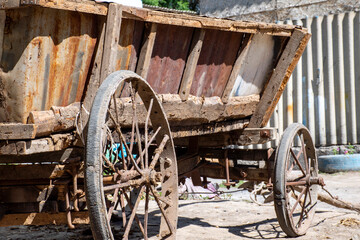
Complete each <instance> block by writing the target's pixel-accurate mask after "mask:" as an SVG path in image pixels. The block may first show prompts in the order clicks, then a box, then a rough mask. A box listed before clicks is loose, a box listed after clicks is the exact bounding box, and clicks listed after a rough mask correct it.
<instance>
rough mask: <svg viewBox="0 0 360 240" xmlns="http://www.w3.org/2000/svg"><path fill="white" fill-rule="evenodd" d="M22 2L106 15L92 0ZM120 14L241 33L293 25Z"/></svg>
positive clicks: (134, 11) (278, 31)
mask: <svg viewBox="0 0 360 240" xmlns="http://www.w3.org/2000/svg"><path fill="white" fill-rule="evenodd" d="M21 5H23V6H26V5H38V6H42V7H48V8H55V9H62V10H69V11H77V12H84V13H91V14H98V15H106V14H107V11H108V9H107V4H99V3H95V2H93V1H79V2H78V1H76V2H75V1H69V0H51V1H48V0H36V1H34V0H22V1H21ZM123 17H124V18H129V19H134V20H141V21H146V22H154V23H159V24H170V25H178V26H186V27H195V28H207V29H220V30H224V31H234V32H243V33H262V34H269V35H276V36H291V33H292V31H293V30H294V28H295V27H294V26H290V25H278V24H273V23H258V22H250V21H246V22H245V21H234V20H227V19H215V18H208V17H200V16H192V15H188V14H177V13H166V12H160V11H153V10H149V9H140V8H133V7H127V6H123Z"/></svg>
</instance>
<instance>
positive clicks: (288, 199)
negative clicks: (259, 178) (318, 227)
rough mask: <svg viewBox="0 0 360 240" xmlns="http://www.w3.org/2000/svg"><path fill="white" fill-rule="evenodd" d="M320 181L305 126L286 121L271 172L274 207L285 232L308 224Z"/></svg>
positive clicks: (299, 230)
mask: <svg viewBox="0 0 360 240" xmlns="http://www.w3.org/2000/svg"><path fill="white" fill-rule="evenodd" d="M321 181H322V179H321V178H319V176H318V163H317V158H316V152H315V147H314V144H313V141H312V138H311V135H310V133H309V131H308V129H307V128H306V127H305V126H303V125H302V124H299V123H294V124H292V125H290V126H289V127H288V128H287V129H286V130H285V132H284V134H283V136H282V138H281V141H280V145H279V146H278V148H277V152H276V160H275V173H274V198H275V203H274V204H275V211H276V215H277V218H278V221H279V224H280V226H281V228H282V230H283V231H284V232H285V233H286V234H287V235H288V236H290V237H296V236H300V235H304V234H305V233H306V231H307V229H308V228H309V227H310V224H311V221H312V219H313V216H314V213H315V207H316V203H317V192H318V187H319V185H318V184H320V183H321Z"/></svg>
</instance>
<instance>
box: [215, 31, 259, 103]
mask: <svg viewBox="0 0 360 240" xmlns="http://www.w3.org/2000/svg"><path fill="white" fill-rule="evenodd" d="M253 36H254V35H253V34H251V35H247V36H246V39H244V44H243V46H242V47H241V49H240V50H239V56H238V58H237V59H236V61H235V64H234V66H233V69H232V71H231V74H230V77H229V80H228V81H227V83H226V86H225V89H224V92H223V94H222V96H221V100H222V101H223V102H224V103H227V102H228V101H229V98H230V94H231V91H232V90H233V88H234V85H235V81H236V78H237V77H238V76H239V73H240V70H241V67H242V66H243V63H244V60H245V57H246V55H247V53H248V50H249V48H250V44H251V40H252V38H253Z"/></svg>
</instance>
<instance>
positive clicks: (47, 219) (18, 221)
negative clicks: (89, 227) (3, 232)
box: [0, 211, 90, 227]
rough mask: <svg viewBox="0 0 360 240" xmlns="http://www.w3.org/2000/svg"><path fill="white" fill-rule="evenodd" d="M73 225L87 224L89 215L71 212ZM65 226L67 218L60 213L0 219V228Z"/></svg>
mask: <svg viewBox="0 0 360 240" xmlns="http://www.w3.org/2000/svg"><path fill="white" fill-rule="evenodd" d="M71 220H72V223H73V224H89V223H90V219H89V214H88V212H87V211H80V212H71ZM50 224H55V225H60V224H62V225H65V224H67V218H66V213H65V212H60V213H18V214H6V215H4V216H3V217H2V218H1V219H0V227H7V226H15V225H36V226H40V225H50Z"/></svg>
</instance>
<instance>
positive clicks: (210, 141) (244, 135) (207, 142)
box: [174, 120, 277, 148]
mask: <svg viewBox="0 0 360 240" xmlns="http://www.w3.org/2000/svg"><path fill="white" fill-rule="evenodd" d="M245 121H246V122H247V120H245ZM246 122H245V124H244V128H245V127H246ZM262 130H264V132H266V135H265V134H264V135H262V134H263V133H262V132H261V131H262ZM253 131H255V132H253ZM276 131H277V130H276V129H274V128H268V129H264V128H259V129H257V130H256V129H249V131H247V129H246V128H245V129H243V130H234V131H230V132H218V133H211V134H207V135H200V136H199V146H200V147H217V148H219V147H226V146H229V145H239V146H247V145H251V144H263V143H266V142H268V141H271V140H274V139H275V138H276V136H277V132H276ZM174 143H175V145H176V146H188V143H189V138H188V137H184V138H174Z"/></svg>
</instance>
